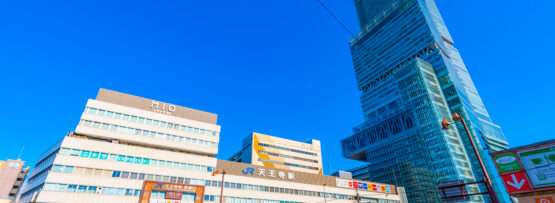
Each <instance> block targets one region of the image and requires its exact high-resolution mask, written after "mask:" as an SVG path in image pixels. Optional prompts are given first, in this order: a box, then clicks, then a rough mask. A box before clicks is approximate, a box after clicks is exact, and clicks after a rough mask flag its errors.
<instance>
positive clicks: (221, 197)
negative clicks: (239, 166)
mask: <svg viewBox="0 0 555 203" xmlns="http://www.w3.org/2000/svg"><path fill="white" fill-rule="evenodd" d="M217 174H221V175H222V182H221V185H220V203H223V202H224V181H225V170H223V169H222V170H215V171H214V172H213V173H212V176H215V175H217Z"/></svg>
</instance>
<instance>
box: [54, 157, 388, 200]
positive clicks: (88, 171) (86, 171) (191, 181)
mask: <svg viewBox="0 0 555 203" xmlns="http://www.w3.org/2000/svg"><path fill="white" fill-rule="evenodd" d="M52 170H53V172H58V173H69V174H71V173H77V174H80V175H87V176H101V177H106V178H110V177H111V178H121V179H135V180H154V181H161V182H170V183H177V184H188V185H204V186H206V187H215V188H219V187H221V181H215V180H203V179H195V178H187V177H176V176H164V175H156V174H145V173H136V172H130V171H112V170H104V169H92V168H82V167H74V166H63V165H54V166H53V168H52ZM224 187H225V188H229V189H237V190H249V191H258V192H271V193H283V194H291V195H301V196H312V197H322V198H323V197H324V195H326V197H327V198H330V199H350V198H353V197H351V196H348V195H343V194H335V193H322V192H317V191H308V190H298V189H290V188H282V187H270V186H263V185H252V184H243V183H233V182H224ZM392 203H396V202H392Z"/></svg>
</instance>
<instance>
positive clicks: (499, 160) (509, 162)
mask: <svg viewBox="0 0 555 203" xmlns="http://www.w3.org/2000/svg"><path fill="white" fill-rule="evenodd" d="M493 160H495V164H496V165H497V169H499V173H501V174H505V173H511V172H516V171H520V170H522V167H521V166H520V163H518V157H517V155H516V154H515V153H513V152H507V153H503V154H497V155H495V156H494V157H493Z"/></svg>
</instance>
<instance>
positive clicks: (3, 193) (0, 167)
mask: <svg viewBox="0 0 555 203" xmlns="http://www.w3.org/2000/svg"><path fill="white" fill-rule="evenodd" d="M22 169H23V162H22V161H19V160H7V161H0V198H8V196H9V194H10V191H11V190H12V188H13V186H14V184H16V180H17V177H18V176H19V174H20V173H21V170H22Z"/></svg>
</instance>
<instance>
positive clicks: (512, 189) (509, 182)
mask: <svg viewBox="0 0 555 203" xmlns="http://www.w3.org/2000/svg"><path fill="white" fill-rule="evenodd" d="M501 177H502V178H503V183H504V184H505V187H506V188H507V190H508V191H509V193H511V194H512V193H519V192H529V191H531V190H532V186H531V185H530V181H529V180H528V178H527V177H526V173H525V172H524V171H519V172H514V173H509V174H505V175H502V176H501Z"/></svg>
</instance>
